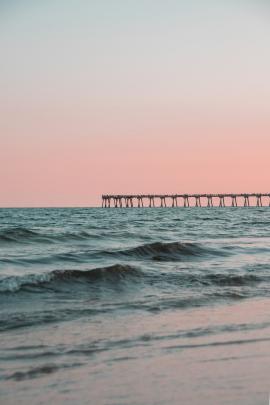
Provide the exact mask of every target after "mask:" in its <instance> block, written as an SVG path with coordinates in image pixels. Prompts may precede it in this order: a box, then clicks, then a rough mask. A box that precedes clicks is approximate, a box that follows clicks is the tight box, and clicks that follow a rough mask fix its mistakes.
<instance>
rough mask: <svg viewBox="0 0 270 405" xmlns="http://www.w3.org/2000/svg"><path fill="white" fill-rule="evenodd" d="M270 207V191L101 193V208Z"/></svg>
mask: <svg viewBox="0 0 270 405" xmlns="http://www.w3.org/2000/svg"><path fill="white" fill-rule="evenodd" d="M252 206H253V207H263V206H268V207H270V193H246V194H138V195H113V194H109V195H103V196H102V207H103V208H133V207H138V208H143V207H150V208H152V207H184V208H188V207H208V208H210V207H252Z"/></svg>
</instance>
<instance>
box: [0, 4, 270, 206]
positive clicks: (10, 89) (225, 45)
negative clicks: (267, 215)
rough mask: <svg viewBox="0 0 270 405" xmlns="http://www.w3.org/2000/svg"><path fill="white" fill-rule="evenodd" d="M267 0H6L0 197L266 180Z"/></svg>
mask: <svg viewBox="0 0 270 405" xmlns="http://www.w3.org/2000/svg"><path fill="white" fill-rule="evenodd" d="M269 38H270V5H268V2H267V1H263V0H254V1H253V0H226V1H223V0H205V1H201V0H189V1H186V0H185V1H184V0H167V1H164V0H114V1H112V0H95V1H94V0H46V1H42V0H0V49H1V53H0V169H1V170H0V187H1V192H0V206H2V207H16V206H99V205H100V203H101V198H100V197H101V195H102V194H111V193H115V194H125V193H136V194H137V193H200V192H202V193H207V192H209V193H211V192H212V193H221V192H224V193H226V192H239V193H240V192H256V191H257V192H270V190H269V179H270V175H269V150H270V75H269V72H270V50H269V49H270V46H269V42H270V40H269Z"/></svg>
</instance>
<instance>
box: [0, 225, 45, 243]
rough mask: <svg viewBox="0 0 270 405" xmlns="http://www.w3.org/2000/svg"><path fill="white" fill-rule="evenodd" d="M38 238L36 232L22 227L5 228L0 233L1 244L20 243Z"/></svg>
mask: <svg viewBox="0 0 270 405" xmlns="http://www.w3.org/2000/svg"><path fill="white" fill-rule="evenodd" d="M36 236H39V235H38V233H37V232H34V231H31V230H30V229H27V228H23V227H16V228H7V229H3V230H1V231H0V241H1V242H21V241H25V240H30V239H33V238H35V237H36Z"/></svg>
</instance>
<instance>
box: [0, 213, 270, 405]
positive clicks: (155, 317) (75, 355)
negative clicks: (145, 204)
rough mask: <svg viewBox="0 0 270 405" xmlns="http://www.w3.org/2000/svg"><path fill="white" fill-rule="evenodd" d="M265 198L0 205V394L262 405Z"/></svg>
mask: <svg viewBox="0 0 270 405" xmlns="http://www.w3.org/2000/svg"><path fill="white" fill-rule="evenodd" d="M269 259H270V208H269V207H268V208H267V207H265V208H240V207H239V208H132V209H120V208H118V209H117V208H116V209H102V208H48V209H47V208H39V209H38V208H31V209H30V208H29V209H0V339H1V340H0V342H1V344H0V403H1V405H2V404H3V405H4V404H12V405H13V404H16V405H17V404H27V405H28V404H48V403H49V404H65V405H67V404H82V405H84V404H94V405H99V404H100V405H103V404H104V405H157V404H166V405H167V404H172V405H176V404H177V405H179V404H184V405H186V404H187V405H197V404H200V405H202V404H203V405H204V404H205V405H212V404H213V405H222V404H224V405H225V404H226V405H236V404H238V405H239V404H240V405H242V404H243V405H244V404H245V405H266V404H268V401H269V399H268V398H269V390H270V378H269V375H270V260H269Z"/></svg>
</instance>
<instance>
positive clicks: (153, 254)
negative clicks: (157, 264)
mask: <svg viewBox="0 0 270 405" xmlns="http://www.w3.org/2000/svg"><path fill="white" fill-rule="evenodd" d="M122 254H123V255H127V256H135V257H137V258H143V259H152V260H157V261H174V260H181V259H182V258H188V257H194V256H197V257H199V256H203V255H207V254H221V252H219V251H216V250H214V249H210V248H206V247H203V246H201V245H200V244H198V243H191V242H186V243H183V242H169V243H164V242H155V243H147V244H144V245H141V246H137V247H135V248H132V249H128V250H125V251H123V252H122Z"/></svg>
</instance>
